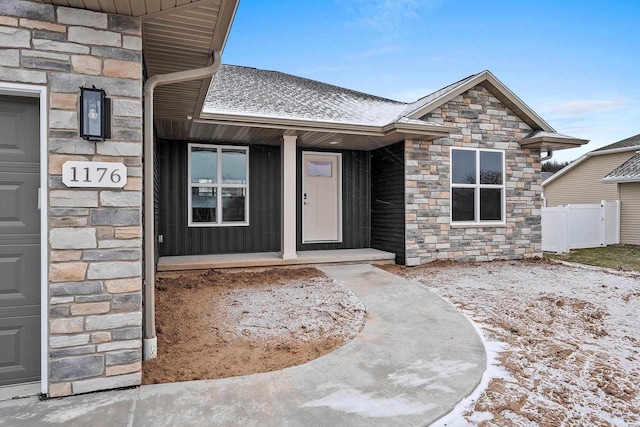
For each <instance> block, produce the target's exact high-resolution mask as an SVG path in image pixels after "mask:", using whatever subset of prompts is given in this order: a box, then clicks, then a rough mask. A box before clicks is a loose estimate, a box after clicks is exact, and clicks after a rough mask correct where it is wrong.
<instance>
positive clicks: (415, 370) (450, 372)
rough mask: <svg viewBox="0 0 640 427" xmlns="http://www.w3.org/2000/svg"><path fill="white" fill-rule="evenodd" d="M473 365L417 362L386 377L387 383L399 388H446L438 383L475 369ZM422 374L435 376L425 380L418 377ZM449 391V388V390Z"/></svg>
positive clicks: (457, 361) (444, 361) (440, 360)
mask: <svg viewBox="0 0 640 427" xmlns="http://www.w3.org/2000/svg"><path fill="white" fill-rule="evenodd" d="M475 367H476V364H475V363H469V362H462V361H459V360H443V359H442V358H440V357H439V358H436V359H434V360H429V361H425V360H418V361H417V362H414V363H412V364H411V365H410V366H409V367H407V368H404V369H402V370H401V371H399V372H394V373H393V374H389V375H388V379H389V381H391V382H392V383H394V384H395V385H399V386H409V387H420V386H425V385H430V386H435V387H436V388H437V387H440V389H442V388H448V387H446V385H445V384H442V383H440V381H441V380H446V379H447V378H450V377H452V376H454V375H459V374H462V373H464V372H466V371H468V370H469V369H472V368H475ZM422 372H432V373H435V374H437V375H435V376H433V375H429V376H428V377H426V378H423V377H421V376H420V374H421V373H422ZM434 383H435V384H434ZM449 389H450V388H449Z"/></svg>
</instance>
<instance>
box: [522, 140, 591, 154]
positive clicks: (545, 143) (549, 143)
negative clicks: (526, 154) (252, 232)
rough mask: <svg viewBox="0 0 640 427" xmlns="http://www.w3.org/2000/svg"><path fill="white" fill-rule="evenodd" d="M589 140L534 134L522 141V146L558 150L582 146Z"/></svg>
mask: <svg viewBox="0 0 640 427" xmlns="http://www.w3.org/2000/svg"><path fill="white" fill-rule="evenodd" d="M588 142H589V140H588V139H578V138H566V137H557V136H533V137H531V138H525V139H523V140H522V141H520V146H521V147H524V148H539V149H541V150H545V151H557V150H565V149H568V148H576V147H580V146H582V145H584V144H587V143H588Z"/></svg>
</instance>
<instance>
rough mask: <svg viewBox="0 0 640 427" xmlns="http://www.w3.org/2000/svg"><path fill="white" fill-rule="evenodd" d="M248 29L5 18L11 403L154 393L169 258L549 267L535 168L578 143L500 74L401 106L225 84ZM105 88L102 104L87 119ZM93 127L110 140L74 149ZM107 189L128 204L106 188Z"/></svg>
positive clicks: (194, 4)
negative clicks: (510, 262) (363, 255)
mask: <svg viewBox="0 0 640 427" xmlns="http://www.w3.org/2000/svg"><path fill="white" fill-rule="evenodd" d="M70 4H71V5H74V6H73V7H70V6H69V5H70ZM236 7H237V0H190V1H189V0H187V1H183V0H167V1H164V0H163V1H159V0H100V1H97V0H91V1H89V0H83V1H73V2H72V1H70V0H38V1H35V0H34V1H23V0H12V1H8V0H5V1H0V48H2V50H1V51H0V123H2V126H3V128H2V135H1V138H2V139H1V142H0V195H1V196H2V200H3V204H2V205H1V206H0V280H1V282H0V283H1V285H0V289H2V293H0V295H2V297H1V298H0V330H1V331H2V333H0V359H1V360H2V363H1V364H0V386H12V387H13V388H9V389H7V388H4V387H3V388H2V390H0V391H1V392H2V393H4V395H5V396H7V395H8V396H15V395H18V394H20V395H24V394H28V393H35V392H38V391H40V392H42V393H44V394H46V395H48V396H50V397H55V396H65V395H70V394H78V393H86V392H91V391H95V390H104V389H109V388H117V387H125V386H132V385H137V384H140V382H141V376H142V363H141V362H142V358H143V357H144V358H152V357H154V355H155V351H156V348H155V341H156V335H155V323H154V311H153V310H154V284H155V281H154V275H155V271H156V249H157V250H158V252H159V255H162V256H169V255H173V256H182V255H215V254H229V253H241V254H248V253H254V252H278V253H279V255H278V256H279V258H280V260H282V261H287V260H295V259H296V257H298V254H300V253H302V252H304V251H308V250H310V249H315V250H328V249H334V250H339V249H351V248H369V249H371V248H374V249H379V250H382V251H386V252H389V253H392V254H395V258H396V261H397V262H398V263H402V264H406V265H418V264H422V263H426V262H429V261H433V260H438V259H452V260H459V261H482V260H492V259H514V258H524V257H533V256H540V255H541V247H540V239H541V231H540V197H539V196H540V191H541V188H540V178H539V176H540V153H541V151H545V152H549V151H551V150H557V149H563V148H570V147H574V146H576V145H580V144H583V143H585V142H586V141H584V140H580V139H575V138H572V137H568V136H564V135H560V134H558V133H556V132H555V131H554V130H553V129H552V128H551V127H550V126H549V125H548V124H547V123H546V122H545V121H544V120H543V119H542V118H540V117H539V116H538V115H537V114H536V113H535V112H533V111H532V110H531V109H530V108H529V107H528V106H527V105H526V104H524V103H523V102H522V101H521V100H520V99H519V98H518V97H516V96H515V95H514V94H513V93H512V92H511V91H510V90H509V89H508V88H506V87H505V86H504V85H503V84H502V83H501V82H500V81H499V80H498V79H496V78H495V77H494V76H493V75H492V74H491V73H490V72H488V71H484V72H481V73H479V74H475V75H472V76H470V77H467V78H465V79H463V80H460V81H458V82H456V83H454V84H452V85H450V86H447V87H445V88H444V89H442V90H439V91H437V92H434V93H433V94H431V95H429V96H426V97H424V98H422V99H420V100H418V101H416V102H414V103H402V102H397V101H392V100H388V99H383V98H379V97H375V96H372V95H366V94H362V93H358V92H354V91H350V90H347V89H343V88H338V87H335V86H331V85H327V84H324V83H319V82H314V81H311V80H307V79H302V78H299V77H294V76H290V75H286V74H282V73H278V72H272V71H262V70H255V69H251V68H245V67H233V66H220V62H219V61H220V52H221V51H222V49H223V47H224V45H225V42H226V38H227V34H228V32H229V28H230V26H231V23H232V21H233V16H234V13H235V10H236ZM143 66H144V69H143ZM216 73H217V74H216ZM213 76H215V77H213ZM145 78H146V79H147V80H145ZM210 83H211V85H210ZM93 86H95V87H96V88H97V89H103V90H104V91H105V94H106V96H107V97H108V98H110V99H111V102H110V104H109V103H107V104H105V106H104V107H102V104H101V103H100V104H99V105H100V108H98V107H96V105H98V104H95V103H92V102H94V101H91V99H90V98H82V99H81V98H80V96H79V95H80V87H84V88H92V87H93ZM143 104H144V108H143ZM108 105H111V106H112V114H111V117H109V118H108V119H110V120H107V119H106V118H105V120H104V122H103V121H100V117H101V114H103V113H105V111H107V110H108V108H106V106H108ZM87 123H90V124H91V123H92V124H93V125H96V123H100V124H101V126H102V127H105V128H106V127H110V128H111V135H110V138H109V137H107V139H106V140H99V139H98V140H85V139H83V138H81V136H80V132H79V131H80V127H81V125H82V126H85V125H86V124H87ZM156 159H157V165H155V164H154V162H155V161H156ZM72 162H73V163H72ZM75 162H80V163H75ZM74 168H75V169H74ZM109 168H114V169H113V172H110V173H109V175H107V176H108V177H110V179H111V181H112V182H111V183H112V184H118V183H120V185H121V186H120V187H118V186H117V185H111V184H109V185H110V186H108V187H107V186H106V184H105V183H104V182H103V181H102V177H104V176H105V173H106V171H107V170H108V169H109ZM64 171H66V172H64ZM90 171H93V172H95V173H100V172H101V171H102V175H101V177H100V178H99V179H98V178H96V175H93V178H91V179H90V177H89V172H90ZM116 172H117V173H116ZM79 173H80V174H81V175H78V174H79ZM98 176H100V175H98ZM125 178H126V185H125ZM156 180H157V181H158V185H155V181H156ZM154 204H156V205H157V211H156V210H154ZM143 207H144V209H143ZM143 215H144V221H143V219H142V216H143ZM156 222H157V227H156ZM143 224H144V227H143ZM391 256H393V255H391ZM336 257H337V258H338V259H339V257H340V253H337V255H336ZM247 258H249V256H247ZM143 279H144V280H143Z"/></svg>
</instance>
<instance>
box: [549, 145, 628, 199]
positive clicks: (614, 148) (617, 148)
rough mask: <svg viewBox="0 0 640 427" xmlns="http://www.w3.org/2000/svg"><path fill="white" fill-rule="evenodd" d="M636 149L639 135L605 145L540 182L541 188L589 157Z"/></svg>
mask: <svg viewBox="0 0 640 427" xmlns="http://www.w3.org/2000/svg"><path fill="white" fill-rule="evenodd" d="M638 149H640V134H638V135H635V136H632V137H629V138H626V139H623V140H620V141H618V142H614V143H613V144H609V145H605V146H604V147H600V148H597V149H595V150H593V151H590V152H588V153H586V154H584V155H582V156H580V157H579V158H578V159H576V160H574V161H573V162H571V163H569V164H568V165H567V166H565V167H564V168H562V169H561V170H559V171H558V172H556V173H555V174H553V175H552V176H551V177H550V178H548V179H547V180H545V181H543V182H542V186H543V187H544V186H546V185H548V184H551V183H552V182H553V181H555V180H556V179H558V178H560V177H561V176H563V175H564V174H566V173H567V172H569V171H571V170H572V169H573V168H575V167H576V166H578V165H580V164H582V163H584V162H585V161H586V160H587V159H588V158H589V157H593V156H603V155H607V154H614V153H621V152H624V151H633V150H638ZM616 170H617V169H616ZM612 173H613V172H612ZM607 176H608V175H607ZM606 182H611V180H608V181H606Z"/></svg>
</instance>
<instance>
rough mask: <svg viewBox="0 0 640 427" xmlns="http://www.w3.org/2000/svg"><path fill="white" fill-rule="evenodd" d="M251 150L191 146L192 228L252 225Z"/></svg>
mask: <svg viewBox="0 0 640 427" xmlns="http://www.w3.org/2000/svg"><path fill="white" fill-rule="evenodd" d="M248 178H249V148H247V147H234V146H222V145H206V144H189V226H190V227H213V226H224V225H226V226H234V225H236V226H237V225H248V224H249V179H248Z"/></svg>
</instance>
